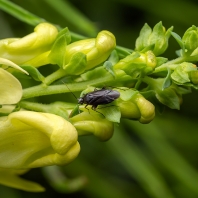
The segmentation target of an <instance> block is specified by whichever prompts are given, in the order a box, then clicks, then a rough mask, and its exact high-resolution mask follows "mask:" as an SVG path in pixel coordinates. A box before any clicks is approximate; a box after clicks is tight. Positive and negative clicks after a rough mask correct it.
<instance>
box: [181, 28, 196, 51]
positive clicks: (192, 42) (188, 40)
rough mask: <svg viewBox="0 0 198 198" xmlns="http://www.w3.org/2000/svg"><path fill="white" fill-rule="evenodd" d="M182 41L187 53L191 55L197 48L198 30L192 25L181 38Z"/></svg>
mask: <svg viewBox="0 0 198 198" xmlns="http://www.w3.org/2000/svg"><path fill="white" fill-rule="evenodd" d="M182 41H183V43H184V46H185V49H186V50H187V53H190V54H191V53H192V52H193V51H194V50H195V49H196V48H198V28H197V27H196V26H194V25H193V26H192V27H190V28H189V29H187V30H186V32H185V33H184V35H183V37H182Z"/></svg>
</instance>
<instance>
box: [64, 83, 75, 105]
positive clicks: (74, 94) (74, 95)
mask: <svg viewBox="0 0 198 198" xmlns="http://www.w3.org/2000/svg"><path fill="white" fill-rule="evenodd" d="M62 83H63V84H64V85H66V84H65V83H64V82H63V81H62ZM66 87H67V89H69V91H70V92H71V93H72V95H73V96H74V98H76V100H77V101H78V98H77V97H76V96H75V94H74V93H73V92H72V91H71V89H70V88H69V87H68V86H67V85H66Z"/></svg>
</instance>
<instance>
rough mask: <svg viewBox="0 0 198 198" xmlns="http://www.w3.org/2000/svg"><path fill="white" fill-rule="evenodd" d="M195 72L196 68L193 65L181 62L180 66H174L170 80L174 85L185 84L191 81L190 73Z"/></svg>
mask: <svg viewBox="0 0 198 198" xmlns="http://www.w3.org/2000/svg"><path fill="white" fill-rule="evenodd" d="M196 71H197V67H196V65H195V64H192V63H188V62H183V63H181V64H178V65H176V67H175V69H174V71H173V73H172V74H171V78H172V80H173V81H174V82H175V83H176V84H179V85H181V84H185V83H188V82H190V81H191V79H190V75H191V72H196Z"/></svg>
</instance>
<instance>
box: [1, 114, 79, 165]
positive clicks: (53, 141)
mask: <svg viewBox="0 0 198 198" xmlns="http://www.w3.org/2000/svg"><path fill="white" fill-rule="evenodd" d="M77 137H78V134H77V131H76V129H75V127H74V126H73V125H72V124H71V123H69V122H68V121H66V120H65V119H63V118H62V117H59V116H56V115H53V114H48V113H37V112H31V111H20V112H15V113H11V114H10V115H9V116H7V117H1V118H0V168H10V169H29V168H35V167H42V166H50V165H65V164H68V163H69V162H71V161H72V160H73V159H75V158H76V157H77V155H78V153H79V151H80V146H79V143H78V141H77Z"/></svg>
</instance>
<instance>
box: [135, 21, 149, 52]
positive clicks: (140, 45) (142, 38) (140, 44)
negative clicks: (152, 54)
mask: <svg viewBox="0 0 198 198" xmlns="http://www.w3.org/2000/svg"><path fill="white" fill-rule="evenodd" d="M151 33H152V29H151V28H150V26H149V25H148V24H147V23H145V25H144V26H143V27H142V29H141V31H140V35H139V37H138V38H137V39H136V43H135V48H136V50H138V51H141V50H142V49H144V48H145V47H146V46H147V43H148V38H149V36H150V34H151Z"/></svg>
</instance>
